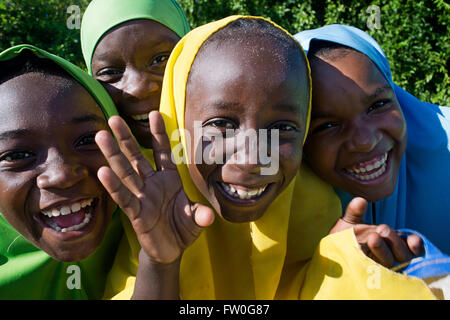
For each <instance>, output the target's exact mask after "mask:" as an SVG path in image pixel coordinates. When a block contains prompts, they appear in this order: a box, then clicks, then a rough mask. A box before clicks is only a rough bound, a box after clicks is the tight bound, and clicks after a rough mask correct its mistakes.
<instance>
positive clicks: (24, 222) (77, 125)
mask: <svg viewBox="0 0 450 320" xmlns="http://www.w3.org/2000/svg"><path fill="white" fill-rule="evenodd" d="M61 81H65V82H66V83H67V80H65V79H61V78H59V77H56V76H46V77H45V78H43V76H42V75H41V74H38V73H27V74H24V75H21V76H17V77H15V78H13V79H11V80H9V81H7V82H4V83H2V84H1V85H0V101H2V103H1V106H0V117H1V119H2V120H3V121H1V123H0V210H1V212H2V214H3V216H4V217H5V218H6V220H7V221H8V222H9V223H10V224H11V225H12V226H13V227H14V228H15V229H16V230H17V231H18V232H20V233H21V234H22V235H23V236H24V237H25V238H27V239H28V240H29V241H30V242H32V243H33V244H35V245H36V246H37V247H39V248H40V249H42V250H44V251H46V252H47V253H48V254H49V255H51V256H52V257H54V258H55V259H58V260H62V261H76V260H80V259H83V258H86V257H87V256H89V255H90V254H92V253H93V252H94V251H95V250H96V249H97V247H98V246H99V245H100V243H101V241H102V239H103V237H104V235H105V232H106V229H107V227H108V225H109V222H110V219H111V216H112V212H113V211H114V207H115V204H114V203H113V202H112V200H110V198H109V196H108V194H107V193H106V191H105V190H104V189H103V188H102V187H101V184H100V182H99V181H98V180H97V170H98V169H99V168H100V167H101V166H102V165H106V161H105V159H104V157H103V155H102V154H101V152H100V151H99V150H98V148H97V146H96V144H95V141H94V135H95V133H96V132H97V131H99V130H102V129H107V123H106V120H105V118H104V116H103V113H102V112H101V110H100V108H99V106H98V105H97V103H96V102H95V101H94V100H93V98H92V97H91V96H90V94H89V93H88V92H87V91H86V90H85V89H84V88H83V87H82V86H80V85H79V84H77V83H72V84H70V85H69V86H67V85H63V84H61ZM24 92H26V94H23V93H24Z"/></svg>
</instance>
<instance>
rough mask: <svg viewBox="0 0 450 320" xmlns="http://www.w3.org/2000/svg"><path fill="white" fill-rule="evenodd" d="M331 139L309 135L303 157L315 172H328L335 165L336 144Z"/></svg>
mask: <svg viewBox="0 0 450 320" xmlns="http://www.w3.org/2000/svg"><path fill="white" fill-rule="evenodd" d="M332 140H333V139H325V138H322V137H310V138H308V140H307V143H306V145H305V159H306V161H307V162H308V164H309V165H310V166H311V167H312V168H313V169H314V171H316V172H321V173H323V174H327V175H328V174H329V172H330V171H332V170H333V168H334V167H335V162H336V159H335V158H336V155H337V150H336V149H337V146H336V144H334V143H333V141H332Z"/></svg>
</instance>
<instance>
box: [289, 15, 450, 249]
mask: <svg viewBox="0 0 450 320" xmlns="http://www.w3.org/2000/svg"><path fill="white" fill-rule="evenodd" d="M294 37H295V38H296V39H297V40H298V41H299V42H300V44H301V45H302V47H303V48H304V49H305V51H308V49H309V46H310V43H311V40H323V41H330V42H334V43H337V44H342V45H345V46H348V47H351V48H353V49H355V50H357V51H359V52H361V53H363V54H365V55H366V56H367V57H369V59H371V60H372V61H373V62H374V63H375V65H376V66H377V67H378V69H379V70H380V71H381V73H382V74H383V75H384V77H385V78H386V80H387V81H388V82H389V84H390V85H391V87H392V88H393V89H394V91H395V94H396V96H397V99H398V101H399V103H400V106H401V108H402V110H403V114H404V116H405V119H406V125H407V131H408V144H407V148H406V152H405V154H404V156H403V159H402V162H401V166H400V170H399V176H398V181H397V186H396V189H395V191H394V193H393V194H392V195H391V196H390V197H388V198H385V199H383V200H380V201H378V202H375V203H373V204H369V206H368V210H367V212H366V215H365V222H366V223H376V224H382V223H385V224H387V225H389V226H390V227H392V228H394V229H400V228H409V229H414V230H418V231H419V232H421V233H422V234H424V235H425V236H426V237H427V238H428V239H430V240H431V242H433V243H434V244H435V245H436V246H437V247H439V248H440V249H441V250H442V251H443V252H445V253H447V254H450V142H449V141H450V108H447V107H441V106H437V105H434V104H431V103H426V102H423V101H420V100H418V99H417V98H415V97H414V96H412V95H411V94H409V93H408V92H406V91H405V90H403V89H402V88H400V87H399V86H397V85H396V84H395V83H394V82H393V81H392V76H391V71H390V68H389V63H388V61H387V59H386V56H385V54H384V52H383V50H382V49H381V47H380V46H379V45H378V43H377V42H376V41H375V40H374V39H373V38H372V37H371V36H369V35H368V34H366V33H365V32H363V31H362V30H359V29H357V28H354V27H350V26H344V25H337V24H334V25H328V26H325V27H322V28H318V29H314V30H308V31H303V32H300V33H298V34H296V35H295V36H294ZM336 191H337V193H338V195H339V197H340V198H341V202H342V206H343V208H346V207H347V204H348V202H349V201H350V200H351V199H352V198H353V196H351V195H350V194H348V193H345V192H343V191H342V190H336Z"/></svg>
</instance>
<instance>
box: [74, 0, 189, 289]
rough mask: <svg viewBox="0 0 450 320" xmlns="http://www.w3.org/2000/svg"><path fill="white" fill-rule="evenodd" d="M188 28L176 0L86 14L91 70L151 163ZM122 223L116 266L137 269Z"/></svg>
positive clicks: (112, 0)
mask: <svg viewBox="0 0 450 320" xmlns="http://www.w3.org/2000/svg"><path fill="white" fill-rule="evenodd" d="M189 30H190V27H189V23H188V21H187V18H186V16H185V15H184V13H183V10H182V9H181V7H180V6H179V5H178V3H177V2H176V1H175V0H133V2H132V3H131V2H130V1H126V0H93V1H91V3H90V4H89V6H88V8H87V9H86V11H85V13H84V15H83V21H82V24H81V48H82V51H83V56H84V60H85V62H86V66H87V69H88V72H89V73H90V74H91V75H92V76H93V77H94V78H95V79H97V80H99V81H100V83H102V84H103V86H104V87H105V88H106V90H107V91H108V93H109V94H110V96H111V97H112V99H113V101H114V103H115V105H116V106H117V109H118V111H119V114H120V116H121V117H122V118H123V119H124V120H125V121H126V122H127V124H128V126H129V127H130V129H131V131H132V133H133V135H134V136H135V137H136V139H137V141H138V142H139V144H140V146H141V150H142V153H143V155H144V156H145V158H146V159H147V160H148V161H149V162H150V163H151V164H152V165H154V160H153V152H152V150H151V135H150V128H149V121H148V114H149V112H150V111H152V110H158V109H159V105H160V99H161V89H162V82H163V75H164V70H165V67H166V63H167V60H168V58H169V55H170V53H171V52H172V50H173V48H174V47H175V45H176V44H177V42H178V41H179V40H180V39H181V37H183V36H184V35H185V34H187V33H188V32H189ZM122 224H123V226H124V231H125V234H126V236H125V237H124V239H123V241H122V244H121V248H122V250H121V252H126V254H125V255H120V256H118V257H117V259H116V262H115V264H114V270H120V273H121V274H136V272H137V266H138V253H139V250H140V245H139V243H138V241H137V238H136V235H135V232H134V230H133V227H132V226H131V225H130V222H129V220H128V218H127V217H125V216H123V215H122ZM113 278H114V279H116V280H117V277H115V276H113ZM115 282H117V281H113V282H108V284H107V291H106V297H110V296H111V295H112V292H115V291H117V290H118V289H117V288H115V285H114V284H113V283H115ZM118 283H122V281H118Z"/></svg>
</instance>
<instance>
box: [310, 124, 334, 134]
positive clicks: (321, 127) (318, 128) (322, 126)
mask: <svg viewBox="0 0 450 320" xmlns="http://www.w3.org/2000/svg"><path fill="white" fill-rule="evenodd" d="M337 126H338V124H337V123H334V122H324V123H321V124H319V125H317V126H314V129H313V130H312V133H318V132H322V131H325V130H329V129H333V128H335V127H337Z"/></svg>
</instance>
